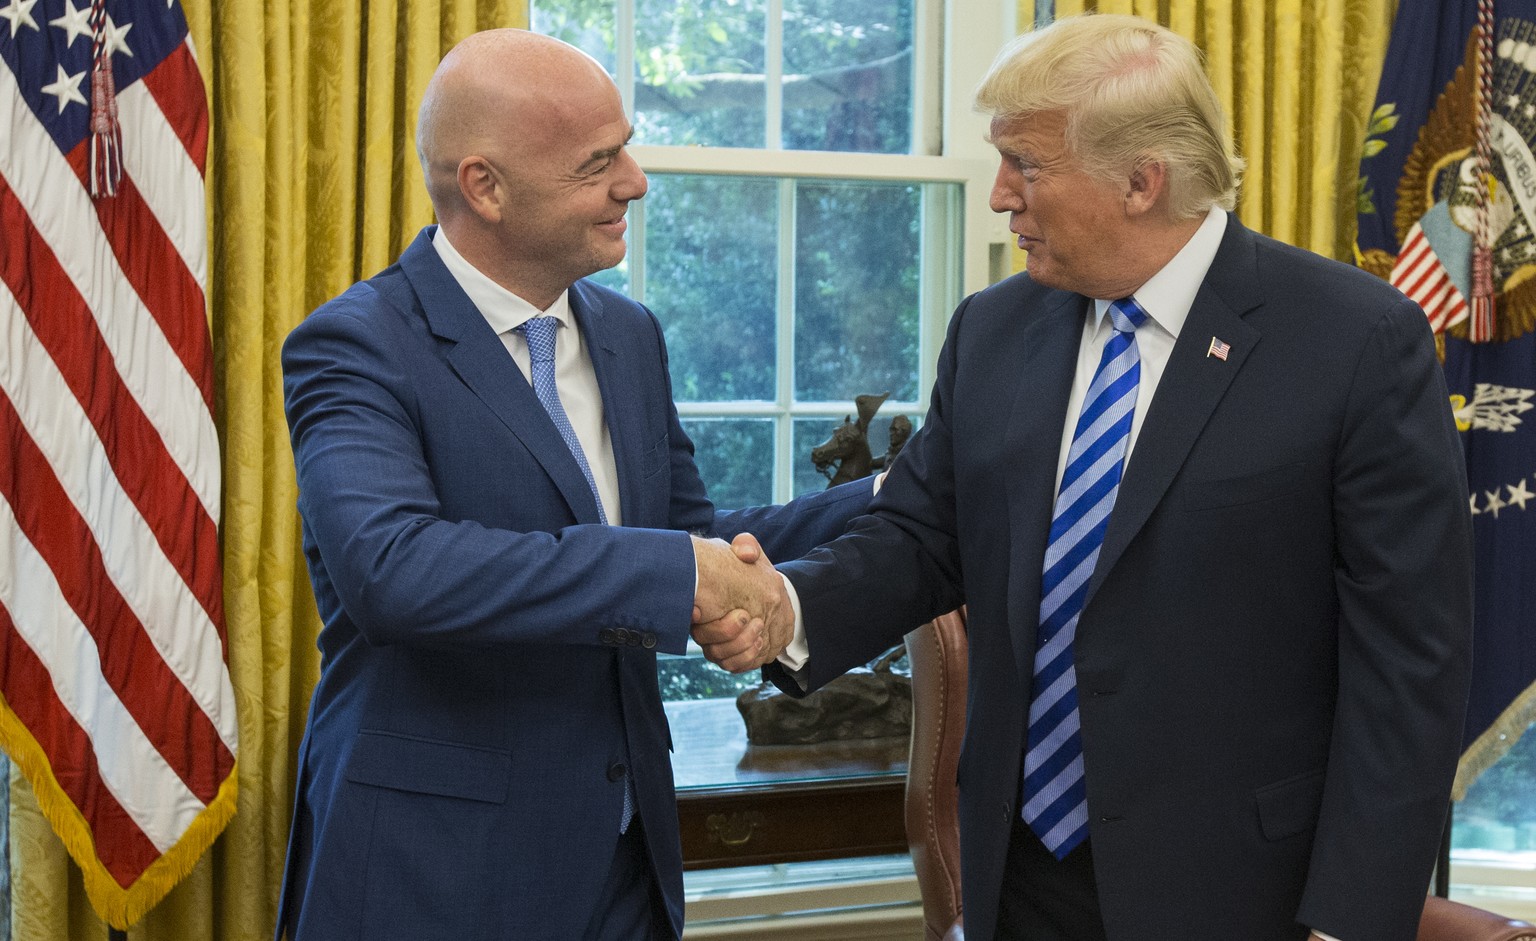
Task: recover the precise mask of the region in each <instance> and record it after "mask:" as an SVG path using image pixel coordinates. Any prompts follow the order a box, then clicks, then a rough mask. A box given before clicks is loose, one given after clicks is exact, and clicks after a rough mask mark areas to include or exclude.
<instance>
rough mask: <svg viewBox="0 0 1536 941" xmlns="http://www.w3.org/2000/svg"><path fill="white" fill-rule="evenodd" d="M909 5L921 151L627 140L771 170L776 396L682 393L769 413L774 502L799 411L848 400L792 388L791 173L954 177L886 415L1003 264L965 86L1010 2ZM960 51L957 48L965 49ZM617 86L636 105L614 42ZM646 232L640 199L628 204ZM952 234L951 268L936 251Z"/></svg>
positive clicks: (776, 84) (727, 414)
mask: <svg viewBox="0 0 1536 941" xmlns="http://www.w3.org/2000/svg"><path fill="white" fill-rule="evenodd" d="M767 2H768V10H767V17H766V19H767V23H768V26H767V36H766V41H765V48H766V53H767V61H766V63H765V68H766V73H767V74H766V82H765V84H766V86H767V89H768V100H767V106H766V108H765V112H766V117H765V129H764V133H765V140H767V141H769V142H771V143H773V144H777V143H778V141H779V139H780V134H779V129H780V126H781V116H782V107H781V95H782V82H781V81H780V79H781V77H782V62H781V57H780V54H779V52H780V50H781V48H782V23H783V17H782V10H783V0H767ZM913 12H914V16H913V24H914V28H913V32H914V37H913V68H914V79H913V89H912V140H913V141H914V142H915V149H917V150H919V151H920V153H918V154H912V155H908V154H869V153H842V152H827V151H803V150H782V149H777V148H776V147H768V148H762V149H758V148H734V147H671V146H657V145H641V144H636V145H632V146H631V147H630V152H631V154H632V155H633V156H634V157H635V159H636V161H637V162H638V163H639V164H640V166H641V168H642V169H644V170H645V171H646V172H647V173H648V174H666V173H686V174H708V175H718V176H742V177H758V178H770V179H777V180H779V181H780V189H779V219H780V221H781V224H780V226H779V235H778V238H779V246H778V258H779V265H778V269H779V270H778V291H777V296H778V308H777V312H776V319H777V325H778V326H777V338H776V343H775V347H776V353H777V362H778V369H777V371H776V380H775V390H774V399H773V400H772V401H762V402H747V401H728V402H679V403H678V413H679V415H681V416H682V417H683V418H684V419H688V418H765V419H772V420H774V429H775V434H774V444H775V447H774V473H773V480H774V493H773V500H774V501H775V502H783V501H785V500H788V499H789V498H790V497H792V496H793V493H792V490H793V486H794V467H795V464H796V463H797V462H800V461H803V460H804V457H805V456H804V455H800V454H797V453H795V448H794V443H793V437H794V422H795V420H796V419H805V418H826V419H831V420H834V421H835V420H837V419H840V418H842V417H843V416H845V415H847V414H849V413H850V412H851V411H852V400H851V396H852V395H853V394H854V393H856V392H878V391H881V390H877V389H857V390H849V394H850V399H848V400H845V401H833V402H806V401H796V400H795V398H794V379H795V377H794V298H795V292H794V277H795V272H794V260H793V259H794V239H795V231H794V225H793V223H792V220H793V219H794V196H793V193H794V187H793V184H792V181H796V180H812V179H818V180H821V179H824V180H849V181H892V182H906V183H914V184H926V183H951V184H959V186H960V192H961V197H960V199H959V201H958V203H959V204H958V206H955V207H953V209H951V208H950V207H949V206H947V205H945V204H947V203H949V200H947V199H943V198H934V196H933V194H932V193H931V191H926V190H925V195H924V198H923V203H922V212H923V217H924V221H923V223H922V227H921V236H920V237H921V240H922V250H923V257H924V259H925V264H924V270H923V273H922V276H921V279H920V287H919V294H920V301H919V334H918V337H919V339H918V362H919V367H918V384H917V388H918V397H917V399H915V400H900V401H898V400H890V401H888V402H887V403H886V404H885V406H884V407H883V413H884V414H885V415H888V416H889V415H896V414H916V415H921V414H922V413H923V412H924V411H925V410H926V408H927V400H928V393H929V390H930V389H931V388H932V387H933V382H934V379H935V372H936V364H937V361H938V353H939V347H940V346H941V345H942V343H943V339H944V331H945V328H946V326H947V325H948V322H949V317H950V314H951V312H952V310H953V308H954V304H955V302H956V301H958V300H959V299H960V298H961V297H962V296H964V295H966V294H969V293H971V292H974V291H977V290H980V289H981V288H983V287H985V286H986V285H987V284H989V283H991V282H993V281H996V280H997V279H998V278H999V277H1001V276H1003V275H1006V274H1007V273H1008V266H1007V259H1008V257H1009V256H1008V254H1007V244H1006V241H1007V239H1008V238H1009V235H1008V232H1007V227H1006V222H1005V221H999V220H1000V217H998V216H996V215H995V214H994V213H992V212H991V211H990V209H988V208H987V198H988V194H989V193H990V190H991V185H992V178H993V175H994V173H995V167H996V164H995V154H994V153H993V151H992V150H991V147H990V146H989V145H988V144H987V143H986V142H985V134H986V122H985V120H983V119H982V118H981V117H979V116H978V115H976V114H974V113H973V111H972V106H971V100H970V96H971V93H972V91H973V89H974V88H975V87H976V85H977V83H978V82H979V80H980V77H981V75H982V74H983V73H984V71H985V69H986V67H987V65H988V64H990V62H991V59H992V56H993V55H994V54H995V53H996V51H997V49H998V48H1000V47H1001V45H1002V43H1003V41H1004V39H1005V38H1006V37H1009V36H1012V35H1013V12H1014V8H1013V5H1012V4H1011V3H1007V2H997V0H948V2H945V0H915V8H914V11H913ZM634 17H635V0H617V28H616V35H618V36H631V37H632V36H634ZM962 50H963V51H962ZM614 67H615V70H616V71H617V72H618V76H619V80H618V85H619V91H620V94H621V96H622V97H623V99H624V105H625V110H626V112H627V113H629V114H630V115H631V116H633V113H634V93H635V87H634V85H635V78H634V47H633V45H632V44H626V43H623V42H620V43H619V44H618V48H617V49H616V54H615V66H614ZM630 214H631V217H632V218H633V219H634V221H635V222H637V223H639V225H638V226H637V229H638V230H639V231H643V229H644V218H645V203H644V201H643V200H642V201H641V202H638V203H635V204H633V205H632V206H631V208H630ZM643 243H644V240H643V239H640V238H633V239H631V241H630V246H629V252H630V264H629V270H630V278H631V291H632V293H633V294H634V296H635V298H636V299H637V300H640V301H642V302H649V301H654V304H652V306H653V307H654V308H655V309H656V310H657V312H658V313H659V314H660V315H661V316H662V317H663V319H665V316H666V304H667V301H666V298H665V297H657V298H648V297H647V292H646V288H645V283H644V271H645V262H644V244H643ZM956 243H958V244H960V245H961V251H960V258H961V263H960V266H959V270H953V269H949V268H948V266H947V265H946V264H944V263H943V262H942V261H940V260H939V259H940V256H941V254H943V253H944V252H945V251H946V250H947V249H948V248H949V247H950V246H952V245H954V244H956Z"/></svg>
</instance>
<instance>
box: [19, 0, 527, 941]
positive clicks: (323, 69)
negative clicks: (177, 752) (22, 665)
mask: <svg viewBox="0 0 1536 941" xmlns="http://www.w3.org/2000/svg"><path fill="white" fill-rule="evenodd" d="M185 3H186V7H187V11H186V12H187V19H188V21H189V24H190V26H191V30H192V37H193V42H194V44H195V46H196V49H197V51H198V59H199V62H200V64H201V66H202V71H203V77H204V79H205V81H206V82H207V85H208V88H209V92H210V94H209V103H210V110H211V112H212V122H213V123H212V137H211V142H210V148H211V150H210V154H209V158H210V159H209V161H208V205H209V213H208V215H209V225H210V228H209V232H210V234H211V242H210V244H211V255H212V261H213V263H212V265H211V270H210V274H209V285H208V296H209V319H210V323H211V326H212V331H213V343H214V350H215V373H216V383H217V412H218V415H217V417H218V423H219V431H220V434H221V437H222V441H223V446H224V509H223V537H224V597H225V610H226V612H227V616H228V628H229V659H230V671H231V673H232V675H233V679H234V686H235V696H236V701H237V703H238V706H239V714H240V757H239V786H240V808H239V812H238V813H236V815H235V817H234V820H233V821H232V822H231V823H230V825H229V827H228V828H227V829H226V830H225V832H224V834H223V835H222V836H221V837H220V838H219V840H218V842H217V843H215V844H214V846H213V848H212V850H211V851H210V852H209V853H208V854H206V855H205V856H204V857H203V859H202V861H201V862H199V864H198V866H197V868H196V869H195V870H194V871H193V873H192V874H191V875H190V876H189V877H188V878H187V879H186V880H184V881H183V882H182V883H181V884H180V885H178V886H177V887H176V889H174V890H173V891H172V892H171V894H170V895H169V896H167V897H166V899H165V901H163V902H161V903H160V905H159V906H157V907H156V908H155V909H154V910H153V911H151V912H150V913H149V915H148V916H146V917H145V918H144V920H143V921H142V922H140V923H139V924H138V925H137V926H135V927H134V928H133V929H132V930H131V931H130V932H129V933H128V936H129V938H130V939H132V941H193V939H196V941H233V939H242V941H245V939H249V941H265V939H269V938H271V936H272V925H273V919H274V917H275V913H276V910H277V896H278V888H279V885H280V879H281V876H282V865H283V853H284V849H285V847H286V843H287V838H288V818H289V814H290V811H291V808H292V804H293V775H294V756H295V754H296V753H297V750H298V744H299V739H300V737H301V736H302V734H303V727H304V717H305V715H304V714H305V711H306V709H307V708H308V705H309V695H310V691H311V689H312V688H313V687H314V684H315V680H316V678H317V676H318V673H319V655H318V653H317V651H316V649H315V634H316V631H317V630H318V627H319V625H318V619H317V618H316V615H315V606H314V600H313V598H312V597H311V595H310V589H309V580H308V577H307V574H306V572H305V570H304V563H303V558H302V555H301V552H300V546H299V531H298V518H297V516H296V514H295V512H294V505H295V501H296V498H297V489H296V487H295V485H294V472H293V458H292V455H291V452H290V451H289V447H288V433H287V427H286V424H285V422H284V419H283V406H282V379H281V374H280V369H279V363H278V352H279V349H280V348H281V345H282V341H283V338H284V337H286V336H287V334H288V331H289V330H291V329H292V328H293V326H294V325H295V324H297V323H298V322H299V321H300V320H301V319H302V318H303V317H304V315H305V314H306V313H308V312H309V311H310V310H313V309H314V308H315V307H316V306H318V305H319V304H321V303H322V302H324V301H325V300H327V299H328V298H330V297H332V296H334V295H335V294H337V293H339V292H340V291H342V290H343V289H345V288H346V286H347V285H348V284H350V283H352V282H353V281H355V280H357V279H359V278H362V277H366V276H368V275H370V274H372V273H374V272H375V271H377V270H379V269H381V268H383V267H384V266H386V265H387V264H389V263H390V262H391V261H392V260H393V259H394V257H395V255H396V254H398V253H399V251H400V250H401V249H402V248H403V247H404V245H405V244H406V243H407V242H408V241H409V240H410V239H411V238H412V237H414V235H415V233H416V231H417V229H419V228H420V227H421V226H422V225H424V224H426V223H427V222H430V221H431V207H430V206H429V204H428V202H427V198H426V193H425V190H424V189H423V186H422V179H421V169H420V167H419V166H418V164H417V162H416V152H415V146H414V144H413V142H412V139H411V138H412V135H413V133H414V128H415V108H416V105H417V103H418V102H419V101H420V100H421V94H422V91H423V90H424V88H425V86H426V83H427V80H428V78H430V76H431V74H432V69H433V68H434V66H435V65H436V64H437V61H438V59H439V58H440V57H441V56H442V53H443V52H444V51H446V50H447V49H448V48H449V47H450V46H452V45H453V44H454V43H455V42H457V41H458V40H459V39H461V38H463V37H464V36H466V35H468V34H469V33H471V32H474V31H475V30H477V29H484V28H488V27H493V26H526V25H527V23H528V6H527V0H430V2H429V0H327V2H325V3H311V2H309V0H269V2H267V3H216V2H213V0H185ZM12 805H13V806H12V815H11V851H12V870H13V877H14V882H15V884H14V886H13V892H12V899H13V902H14V906H15V907H14V912H13V918H14V921H13V926H14V929H15V930H14V933H13V935H12V936H13V937H14V938H16V939H17V941H87V939H89V941H99V939H105V938H106V937H107V928H106V926H105V924H103V923H102V922H101V920H100V919H98V918H97V917H96V915H95V913H94V912H93V911H92V910H91V908H90V905H89V903H88V902H87V901H86V897H85V891H84V888H83V885H82V883H81V879H80V873H79V871H78V869H76V868H75V866H74V864H73V863H72V862H70V861H69V859H68V856H67V855H66V854H65V852H64V848H63V846H62V844H60V843H59V841H58V839H57V838H56V837H54V835H53V833H52V832H51V831H50V830H49V828H48V825H47V823H46V822H45V821H43V819H42V817H41V815H40V814H39V813H38V811H37V807H36V802H35V800H34V799H33V798H32V794H31V791H30V790H29V789H28V788H27V787H26V785H25V782H24V781H23V780H22V779H20V777H19V776H17V775H13V776H12Z"/></svg>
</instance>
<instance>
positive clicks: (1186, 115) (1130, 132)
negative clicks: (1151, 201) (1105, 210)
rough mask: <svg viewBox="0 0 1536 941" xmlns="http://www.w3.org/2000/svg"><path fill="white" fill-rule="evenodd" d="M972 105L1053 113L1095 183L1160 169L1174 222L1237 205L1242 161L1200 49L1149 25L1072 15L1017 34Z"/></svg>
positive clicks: (998, 111)
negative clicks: (1061, 118)
mask: <svg viewBox="0 0 1536 941" xmlns="http://www.w3.org/2000/svg"><path fill="white" fill-rule="evenodd" d="M976 108H977V110H979V111H981V112H983V113H985V114H989V115H991V116H993V117H996V118H1004V119H1007V118H1016V117H1021V116H1024V115H1028V114H1035V113H1039V112H1044V111H1061V112H1062V113H1063V114H1064V115H1065V117H1066V121H1067V126H1066V144H1067V147H1068V149H1069V151H1070V152H1071V153H1072V154H1073V155H1074V156H1075V157H1076V158H1077V159H1078V160H1079V161H1080V162H1081V163H1082V165H1083V169H1084V170H1085V171H1086V172H1087V173H1088V174H1089V175H1090V176H1094V177H1097V178H1099V179H1103V180H1106V181H1108V180H1114V179H1116V178H1119V177H1123V176H1124V175H1125V174H1127V173H1128V172H1130V171H1132V170H1134V169H1135V168H1136V167H1137V166H1139V165H1141V164H1144V163H1147V162H1149V161H1150V162H1158V163H1162V164H1163V165H1164V166H1165V167H1166V168H1167V174H1168V194H1169V208H1170V211H1171V212H1172V215H1173V216H1174V218H1176V219H1189V218H1193V217H1195V216H1198V215H1200V214H1202V213H1204V212H1206V211H1207V210H1209V209H1210V208H1211V207H1212V206H1220V207H1222V208H1223V209H1232V208H1233V207H1234V206H1235V205H1236V204H1237V187H1238V182H1239V179H1240V177H1241V175H1242V170H1243V161H1242V160H1241V159H1240V158H1239V157H1238V156H1237V155H1236V153H1235V152H1234V150H1233V147H1232V138H1231V134H1230V133H1229V132H1228V130H1227V124H1226V120H1225V118H1224V117H1223V115H1222V110H1221V103H1220V102H1219V101H1218V100H1217V98H1216V92H1215V90H1214V89H1213V88H1212V87H1211V83H1210V80H1209V79H1207V78H1206V75H1205V70H1204V68H1203V67H1202V64H1201V57H1200V51H1199V50H1198V49H1196V48H1195V46H1194V44H1193V43H1191V42H1190V41H1189V40H1187V39H1185V38H1184V37H1182V36H1180V35H1178V34H1177V33H1174V32H1172V31H1170V30H1168V29H1164V28H1163V27H1161V26H1158V25H1157V24H1156V23H1151V22H1148V21H1147V20H1143V19H1139V18H1137V17H1134V16H1119V15H1112V14H1082V15H1079V16H1072V17H1067V18H1064V19H1061V20H1058V21H1056V22H1055V23H1053V24H1051V25H1050V26H1047V27H1045V28H1044V29H1040V30H1036V31H1034V32H1030V33H1025V34H1024V35H1022V36H1020V37H1018V38H1017V39H1015V40H1013V41H1012V42H1010V43H1009V44H1008V45H1007V46H1005V47H1003V50H1002V52H1000V53H999V54H998V56H997V60H996V61H995V62H993V63H992V68H991V69H990V70H989V71H988V72H987V76H986V78H984V79H982V83H981V87H980V88H979V89H977V92H976Z"/></svg>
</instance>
